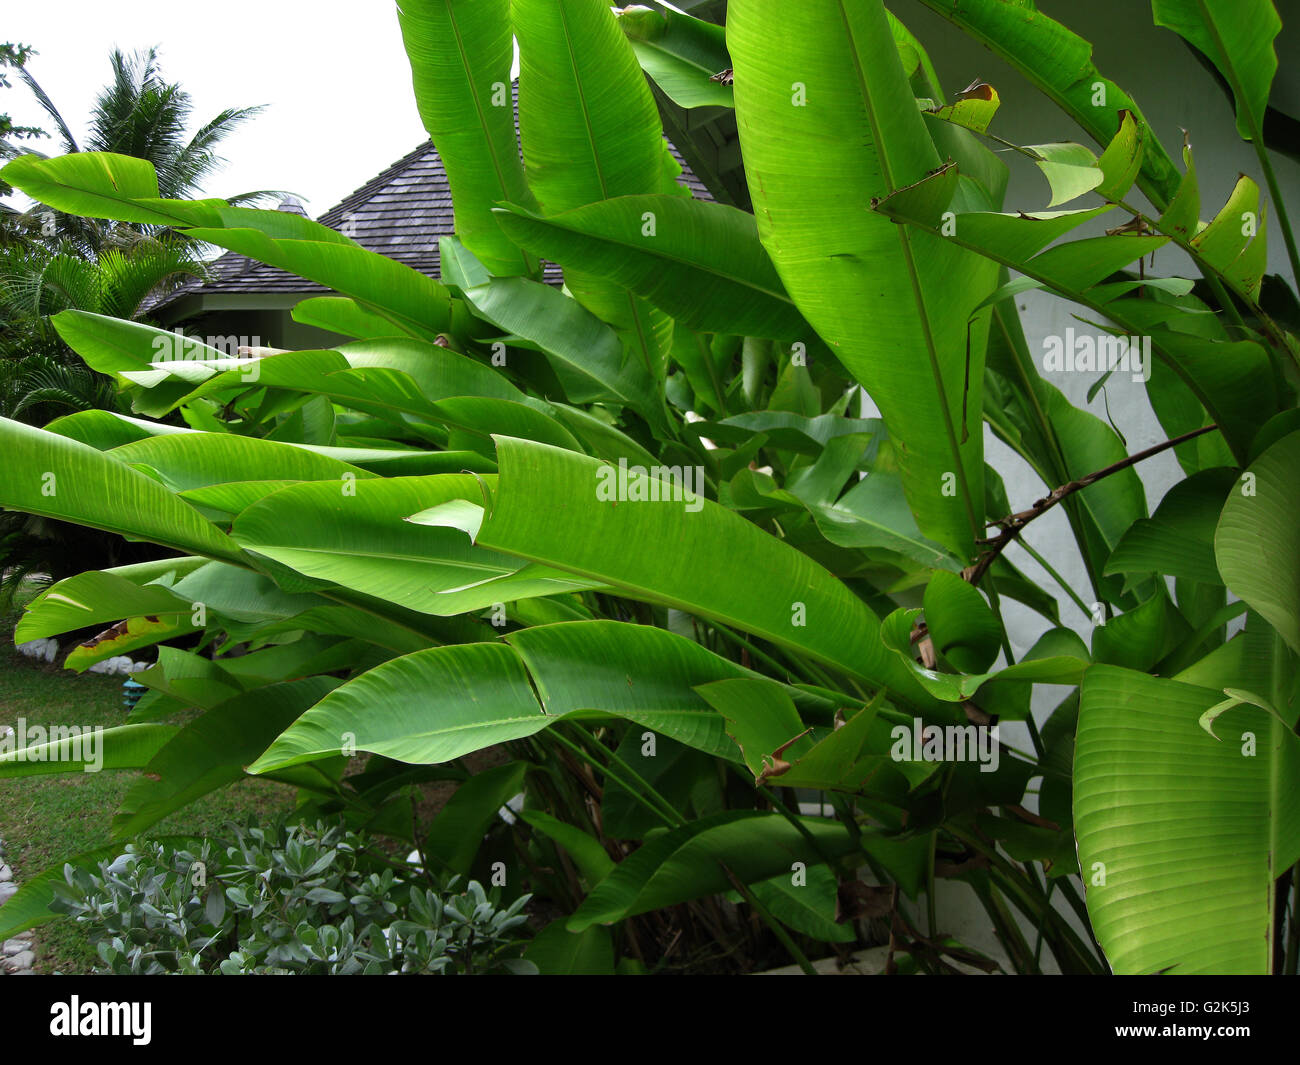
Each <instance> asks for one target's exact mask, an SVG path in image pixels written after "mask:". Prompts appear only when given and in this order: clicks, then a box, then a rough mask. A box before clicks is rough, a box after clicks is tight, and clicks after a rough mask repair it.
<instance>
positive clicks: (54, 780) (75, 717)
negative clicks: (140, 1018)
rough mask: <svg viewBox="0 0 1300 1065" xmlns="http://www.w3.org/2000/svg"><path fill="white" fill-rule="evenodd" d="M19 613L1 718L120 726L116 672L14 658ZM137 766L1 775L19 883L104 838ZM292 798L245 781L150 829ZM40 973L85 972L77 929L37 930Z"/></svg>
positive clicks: (0, 813)
mask: <svg viewBox="0 0 1300 1065" xmlns="http://www.w3.org/2000/svg"><path fill="white" fill-rule="evenodd" d="M16 621H17V613H10V614H8V615H0V724H4V725H11V726H14V727H15V728H16V726H17V719H18V718H19V717H22V718H25V719H26V721H27V724H28V726H29V727H30V726H32V725H38V724H39V725H45V726H49V725H55V724H58V725H82V726H95V725H103V726H104V727H105V728H108V727H111V726H114V725H121V724H123V723H124V721H125V719H126V714H127V711H126V708H125V707H124V706H123V705H122V681H123V679H124V678H122V677H104V676H99V675H95V674H81V675H78V674H76V673H73V672H72V671H70V670H65V669H62V668H60V666H59V664H58V662H57V661H56V663H55V664H54V665H46V664H45V663H43V662H39V663H38V662H36V661H34V660H32V659H29V658H24V657H23V656H22V655H20V654H19V653H18V652H17V651H16V650H15V649H14V646H13V626H14V624H15V622H16ZM137 775H138V774H137V773H135V772H117V773H114V772H102V773H81V772H78V773H69V774H66V775H65V774H58V775H48V776H37V777H29V778H25V779H23V778H19V779H11V780H0V839H3V840H4V844H5V850H6V860H7V861H8V862H9V864H10V865H11V866H12V867H13V870H14V877H15V879H16V880H17V881H18V882H19V883H20V884H21V883H22V882H23V881H25V880H26V879H28V878H29V877H32V876H34V875H36V874H37V873H39V872H41V871H42V870H44V869H46V868H48V867H49V866H51V865H54V864H55V863H57V862H59V861H61V860H62V859H64V858H66V857H68V856H70V855H73V854H77V853H79V852H81V851H86V850H91V849H93V848H95V847H99V846H103V845H104V844H106V843H108V842H109V831H108V830H109V824H110V822H111V821H112V818H113V812H114V810H116V808H117V805H118V803H119V802H121V800H122V798H123V797H124V796H125V795H126V792H127V790H128V789H129V788H130V787H131V784H132V783H133V782H134V781H135V779H136V778H137ZM292 802H293V793H292V791H290V790H289V789H288V788H286V787H284V786H282V785H277V784H273V783H270V782H266V781H256V780H245V781H243V782H241V783H240V784H238V785H235V786H234V787H230V788H224V789H221V790H220V791H217V792H214V793H212V794H210V795H207V796H205V797H204V798H202V799H200V800H199V801H198V802H196V803H194V804H192V805H190V806H187V807H186V808H185V809H183V810H180V811H178V812H177V813H176V814H173V815H172V816H171V817H169V818H168V819H167V820H165V821H162V822H160V823H159V824H157V825H156V826H154V828H153V829H152V830H151V835H159V836H161V835H171V834H186V835H196V836H202V835H206V834H208V833H213V832H216V831H217V830H219V829H220V827H221V825H222V824H223V823H224V822H225V821H227V820H232V819H235V820H242V819H243V818H244V817H245V816H246V815H247V814H249V813H253V812H256V813H257V814H259V816H262V817H270V816H274V815H275V814H276V813H279V812H282V811H286V810H287V809H288V808H289V807H290V806H291V805H292ZM34 935H35V938H36V942H37V969H38V971H40V972H46V973H50V972H56V971H57V972H65V973H84V972H89V971H90V968H91V966H92V964H93V963H94V960H95V955H94V951H93V950H92V949H91V948H90V946H89V944H88V942H87V941H86V938H85V936H84V934H83V933H82V930H81V929H79V928H78V927H77V926H75V925H72V924H71V923H68V922H64V921H56V922H53V923H51V924H47V925H42V926H41V927H39V928H37V929H36V930H35V933H34Z"/></svg>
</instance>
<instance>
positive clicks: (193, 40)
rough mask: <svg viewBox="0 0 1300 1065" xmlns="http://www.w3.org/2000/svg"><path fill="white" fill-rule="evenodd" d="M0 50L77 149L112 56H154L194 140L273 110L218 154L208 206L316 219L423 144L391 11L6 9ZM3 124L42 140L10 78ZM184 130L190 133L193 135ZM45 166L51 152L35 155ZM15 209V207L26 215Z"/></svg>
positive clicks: (309, 3)
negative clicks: (297, 200)
mask: <svg viewBox="0 0 1300 1065" xmlns="http://www.w3.org/2000/svg"><path fill="white" fill-rule="evenodd" d="M5 7H6V10H5V12H4V17H3V21H2V23H0V41H10V42H13V43H15V44H19V43H21V44H29V45H31V46H32V47H34V48H35V49H36V51H37V52H38V53H40V54H39V55H37V56H35V57H33V58H32V59H30V60H29V61H28V69H29V70H30V71H31V73H32V76H33V77H35V78H36V80H37V81H39V82H40V83H41V86H42V88H44V89H45V91H46V92H47V93H48V94H49V96H50V98H51V99H52V100H53V101H54V103H55V105H56V106H57V107H58V108H59V110H60V111H61V112H62V113H63V117H64V118H65V120H66V121H67V123H68V125H69V126H70V127H71V129H72V132H73V134H74V135H76V136H77V137H78V138H79V139H80V138H81V137H82V135H83V134H84V133H85V129H86V123H87V121H88V119H89V116H90V110H91V107H92V106H93V102H94V98H95V95H96V93H97V92H98V91H99V89H100V88H101V87H103V85H104V84H105V83H106V82H107V81H108V80H109V65H108V53H109V52H110V51H111V50H112V48H113V47H114V46H118V47H121V48H122V49H123V50H124V51H127V52H130V51H134V50H137V49H142V48H148V47H150V46H152V45H158V46H159V55H160V58H161V66H162V71H163V75H164V76H165V77H166V79H167V80H168V81H174V82H180V84H181V85H182V86H183V87H184V88H185V89H186V90H187V91H188V92H189V93H190V95H191V96H192V97H193V100H194V127H193V128H196V127H197V126H198V125H199V124H200V123H201V122H204V121H206V120H207V119H209V118H211V117H212V116H213V115H215V114H216V113H217V112H219V111H220V110H222V109H223V108H226V107H244V106H250V105H252V104H268V105H270V106H269V107H268V108H267V109H266V110H265V111H264V112H263V113H262V114H261V115H259V116H258V117H256V118H254V119H252V120H250V121H249V122H248V123H246V124H245V125H244V126H243V128H242V129H240V130H239V131H237V132H236V133H234V134H233V135H232V136H231V137H230V138H229V139H228V140H227V141H225V142H224V144H223V145H222V146H221V149H220V154H221V155H222V156H223V157H224V158H225V159H226V160H227V165H226V167H225V168H224V169H223V170H221V171H220V172H218V173H217V174H215V175H214V176H213V177H212V178H211V179H210V180H209V183H208V187H207V188H206V189H204V192H205V193H206V194H207V195H210V196H220V197H225V196H229V195H233V194H235V193H238V192H245V191H249V190H252V189H284V190H287V191H290V192H293V193H296V194H297V195H299V196H301V197H302V198H303V199H304V200H305V201H307V210H308V213H309V214H310V215H312V216H313V217H314V216H316V215H319V214H321V213H323V212H324V211H326V210H327V209H328V208H329V207H331V206H332V205H333V204H335V203H337V202H338V201H339V200H341V199H343V197H344V196H346V195H347V194H348V193H350V192H351V191H352V190H353V189H355V188H357V187H358V186H360V185H362V184H364V183H365V182H366V181H367V180H369V179H370V178H371V177H373V176H374V175H375V174H377V173H378V172H379V171H380V170H382V169H383V168H384V167H386V166H387V165H388V164H389V163H392V162H394V161H395V160H397V159H399V158H401V157H402V156H403V155H405V154H406V153H407V152H409V151H411V149H413V148H414V147H416V145H418V144H420V143H421V142H422V141H423V140H425V139H426V135H425V132H424V129H423V127H422V126H421V124H420V117H419V115H418V114H417V112H416V109H415V99H414V96H413V95H412V92H411V73H410V67H409V66H408V64H407V61H406V53H405V52H404V51H403V50H402V35H401V31H400V30H399V28H398V25H397V13H396V5H395V4H394V3H392V2H390V0H221V2H220V3H212V4H208V3H197V2H195V0H180V2H177V3H159V2H157V0H153V2H148V0H115V2H112V3H108V2H105V0H43V2H42V3H37V4H19V3H17V2H6V4H5ZM10 81H11V83H12V86H13V87H12V88H10V89H7V90H6V89H0V112H4V113H8V114H9V115H10V117H11V118H12V119H13V120H14V122H15V123H16V124H17V125H35V126H41V127H43V128H45V129H49V128H50V125H51V123H49V122H48V121H47V120H46V116H45V114H44V112H42V111H41V110H40V108H39V107H38V106H37V104H36V103H35V101H34V100H33V99H32V97H31V93H30V92H29V91H28V89H27V86H26V85H24V84H23V83H22V82H20V81H18V80H17V79H15V78H12V77H11V78H10ZM193 128H192V129H191V132H192V131H193ZM34 145H35V147H36V148H37V150H39V151H43V152H45V153H46V154H55V153H57V151H58V149H57V148H56V147H54V142H53V141H51V140H41V141H36V142H34ZM25 202H26V201H25V200H24V199H23V198H22V197H21V196H18V197H16V198H15V203H16V205H17V204H25Z"/></svg>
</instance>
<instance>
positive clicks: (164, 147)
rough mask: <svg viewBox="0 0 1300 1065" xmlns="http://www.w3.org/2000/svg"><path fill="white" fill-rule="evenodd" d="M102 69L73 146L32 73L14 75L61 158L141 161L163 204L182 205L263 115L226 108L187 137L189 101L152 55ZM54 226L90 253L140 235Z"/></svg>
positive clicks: (243, 199) (134, 229)
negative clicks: (43, 118) (45, 119)
mask: <svg viewBox="0 0 1300 1065" xmlns="http://www.w3.org/2000/svg"><path fill="white" fill-rule="evenodd" d="M109 65H110V66H111V68H112V80H111V81H110V82H109V84H108V85H106V86H105V87H104V88H103V89H102V90H101V91H100V93H99V95H98V97H96V99H95V106H94V109H93V111H92V112H91V119H90V130H89V132H88V134H87V135H86V138H85V141H84V143H82V142H78V140H77V138H76V136H74V134H73V132H72V130H71V128H70V127H69V126H68V123H67V121H66V120H65V119H64V117H63V114H62V113H61V112H60V111H59V109H58V108H57V107H56V106H55V104H54V101H53V100H51V99H50V97H49V95H48V94H47V93H46V92H45V90H44V89H42V88H41V86H40V84H39V82H37V81H36V79H35V78H34V77H32V74H31V72H30V71H28V70H26V69H25V68H19V70H18V73H19V75H20V77H21V78H22V79H23V81H25V82H26V83H27V86H28V88H30V89H31V91H32V94H33V96H35V98H36V101H37V103H39V104H40V106H41V108H42V109H43V110H44V111H45V113H46V114H47V115H49V116H50V121H51V122H52V123H53V129H54V134H55V136H56V138H57V140H58V142H59V144H60V146H61V147H62V149H63V151H64V152H80V151H90V152H116V153H117V154H119V155H132V156H135V157H136V158H139V159H147V160H148V161H149V162H150V163H152V164H153V167H154V169H155V170H156V171H157V172H158V189H159V193H160V194H161V195H162V196H164V197H168V198H184V197H189V196H194V195H196V194H197V193H199V192H200V190H201V188H202V186H203V183H204V182H205V181H206V180H207V179H208V178H209V177H211V175H212V174H213V173H214V172H215V171H216V170H218V169H219V168H220V166H221V164H222V163H223V162H224V160H223V159H222V158H221V156H220V155H218V154H217V146H218V145H219V144H220V143H221V141H223V140H224V139H225V138H227V137H228V136H229V135H230V134H231V133H233V132H234V131H235V130H236V129H238V128H239V127H240V126H241V125H242V124H243V123H245V122H247V121H248V120H249V119H250V118H253V117H254V116H255V115H257V114H259V113H260V112H261V111H262V110H263V107H262V106H255V107H228V108H226V109H225V110H223V111H221V112H220V113H218V114H217V115H215V116H214V117H213V118H211V119H209V120H208V121H207V122H205V123H203V124H202V125H201V126H199V128H198V129H197V130H196V131H195V132H194V133H193V134H192V135H189V134H188V133H187V130H188V129H189V126H190V122H191V119H192V117H193V113H194V104H193V100H192V99H191V97H190V94H189V93H188V92H186V91H185V90H184V89H183V88H182V87H181V86H180V85H179V84H177V83H175V82H168V81H167V80H166V79H165V78H164V77H163V73H162V70H161V67H160V65H159V61H158V51H157V49H156V48H150V49H148V50H147V51H140V52H135V53H132V54H130V55H127V54H126V53H124V52H122V51H121V50H120V49H115V50H114V51H113V52H112V54H111V55H110V56H109ZM274 195H276V194H275V193H273V192H269V191H265V190H262V191H258V192H247V193H241V194H239V195H236V196H231V197H229V198H228V202H230V203H256V202H259V201H261V200H265V199H267V198H268V197H272V196H274ZM55 224H56V227H57V235H58V237H60V238H63V239H67V240H71V241H72V242H73V243H75V244H76V245H77V246H78V248H80V249H81V250H83V251H85V252H87V253H90V254H93V253H94V252H96V251H98V250H99V248H101V247H103V246H105V245H106V244H113V243H120V242H124V241H130V240H131V239H133V235H134V234H135V233H138V232H140V231H141V230H142V229H146V228H147V227H141V226H133V225H128V224H123V223H115V224H113V225H106V224H103V223H96V222H94V221H93V220H88V219H69V218H65V217H63V216H60V217H58V218H57V220H56V223H55Z"/></svg>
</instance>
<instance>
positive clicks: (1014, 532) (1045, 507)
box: [962, 425, 1218, 584]
mask: <svg viewBox="0 0 1300 1065" xmlns="http://www.w3.org/2000/svg"><path fill="white" fill-rule="evenodd" d="M1216 429H1218V426H1217V425H1206V426H1202V427H1201V428H1200V429H1193V430H1192V431H1191V432H1190V433H1183V434H1182V435H1181V436H1176V437H1174V438H1173V439H1172V440H1166V441H1164V442H1163V443H1160V444H1156V445H1155V446H1154V447H1149V448H1147V449H1146V450H1145V451H1139V452H1138V453H1137V454H1136V455H1129V456H1128V457H1127V458H1123V459H1120V460H1119V461H1118V462H1112V463H1111V464H1110V465H1109V466H1106V467H1105V468H1103V469H1100V470H1097V471H1096V472H1094V473H1090V474H1088V475H1087V476H1086V477H1080V478H1078V479H1077V480H1073V481H1070V482H1069V484H1063V485H1061V486H1060V487H1058V488H1053V489H1052V491H1051V492H1050V493H1049V494H1048V495H1046V496H1044V497H1043V498H1042V499H1040V500H1038V502H1036V503H1035V504H1034V505H1033V506H1032V507H1030V508H1029V509H1028V510H1022V511H1020V512H1019V513H1018V514H1011V515H1008V516H1007V517H1005V518H1002V519H1001V520H999V521H995V522H991V523H990V524H992V525H997V526H1000V527H1001V529H1002V531H1001V532H1000V533H999V534H998V535H997V536H995V537H993V538H992V539H990V540H985V541H983V542H984V543H987V544H989V549H988V550H987V551H985V552H984V554H982V555H981V556H980V558H979V561H977V562H976V563H975V564H974V565H973V566H970V567H968V568H967V569H966V570H965V572H963V573H962V577H963V578H964V579H965V580H967V581H969V582H970V583H971V584H978V583H979V582H980V580H981V579H982V578H983V576H984V574H985V573H986V572H988V568H989V567H990V566H991V565H993V562H994V560H995V559H996V558H997V557H998V555H1000V554H1002V552H1003V550H1004V549H1005V548H1006V546H1007V544H1009V543H1011V541H1012V540H1015V539H1018V538H1019V536H1020V530H1021V529H1023V528H1024V527H1025V526H1026V525H1028V524H1029V523H1030V522H1031V521H1033V520H1034V519H1035V518H1040V517H1042V516H1043V515H1044V514H1046V513H1047V512H1048V511H1049V510H1051V509H1052V508H1053V507H1054V506H1056V504H1057V503H1059V502H1061V500H1063V499H1068V498H1069V497H1070V496H1072V495H1074V493H1075V492H1079V491H1082V490H1083V489H1085V488H1087V487H1089V486H1090V485H1094V484H1096V483H1097V482H1098V481H1101V480H1104V479H1105V478H1107V477H1110V476H1111V475H1112V474H1116V473H1119V472H1121V471H1122V470H1126V469H1128V468H1129V467H1130V466H1136V465H1137V464H1138V463H1139V462H1142V461H1143V460H1144V459H1149V458H1151V457H1152V456H1153V455H1158V454H1160V453H1161V452H1162V451H1168V450H1169V449H1170V448H1172V447H1177V446H1178V445H1179V444H1185V443H1186V442H1187V441H1188V440H1192V439H1194V438H1196V437H1198V436H1202V435H1204V434H1205V433H1208V432H1212V431H1214V430H1216Z"/></svg>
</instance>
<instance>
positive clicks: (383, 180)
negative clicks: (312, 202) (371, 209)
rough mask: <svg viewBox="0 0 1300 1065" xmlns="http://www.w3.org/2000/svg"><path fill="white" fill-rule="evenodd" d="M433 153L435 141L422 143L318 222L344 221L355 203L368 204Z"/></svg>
mask: <svg viewBox="0 0 1300 1065" xmlns="http://www.w3.org/2000/svg"><path fill="white" fill-rule="evenodd" d="M431 151H434V146H433V141H432V140H425V141H424V143H422V144H421V145H420V146H419V147H418V148H415V149H414V150H413V151H409V152H407V153H406V154H405V155H404V156H402V158H400V159H398V160H397V161H396V162H395V163H390V164H389V165H388V166H387V167H385V168H384V169H383V170H381V171H380V172H379V173H378V174H376V175H375V176H374V177H372V178H371V179H370V180H369V181H367V182H366V183H365V184H364V185H361V186H360V187H359V188H357V189H355V190H353V191H352V192H350V193H348V195H346V196H344V197H343V199H341V200H339V202H338V203H336V204H335V205H334V206H333V207H331V208H330V209H329V210H328V211H326V212H325V213H324V214H322V215H320V216H319V217H317V219H316V221H317V222H319V223H320V224H321V225H329V224H330V223H329V222H327V221H326V219H327V218H329V217H330V216H332V215H338V216H340V217H339V221H342V220H343V219H342V216H343V215H345V214H346V213H347V212H346V210H345V208H347V207H350V206H352V205H354V204H355V203H364V202H366V201H367V200H369V199H370V197H371V196H373V195H374V193H376V192H377V191H379V189H381V188H383V187H384V186H385V185H387V184H389V183H391V182H392V180H393V178H395V177H396V176H397V175H398V174H400V173H402V172H403V171H405V170H409V169H410V168H411V166H412V165H414V164H415V163H417V162H420V161H421V160H422V159H423V158H424V157H426V156H427V155H428V154H429V153H430V152H431ZM330 228H333V226H331V227H330Z"/></svg>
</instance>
